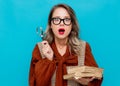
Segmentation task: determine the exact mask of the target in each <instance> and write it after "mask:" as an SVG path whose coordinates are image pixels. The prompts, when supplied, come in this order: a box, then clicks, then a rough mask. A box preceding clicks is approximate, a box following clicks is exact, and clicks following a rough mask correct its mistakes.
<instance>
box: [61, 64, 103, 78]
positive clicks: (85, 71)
mask: <svg viewBox="0 0 120 86" xmlns="http://www.w3.org/2000/svg"><path fill="white" fill-rule="evenodd" d="M67 72H68V74H67V75H64V76H63V78H64V79H71V78H75V79H79V78H83V77H95V78H96V79H101V78H102V75H103V69H102V68H97V67H91V66H80V67H79V66H76V67H74V68H71V69H68V70H67Z"/></svg>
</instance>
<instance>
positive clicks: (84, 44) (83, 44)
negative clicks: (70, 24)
mask: <svg viewBox="0 0 120 86" xmlns="http://www.w3.org/2000/svg"><path fill="white" fill-rule="evenodd" d="M79 41H80V45H81V46H85V48H86V50H91V48H90V44H89V43H88V42H87V41H85V40H79Z"/></svg>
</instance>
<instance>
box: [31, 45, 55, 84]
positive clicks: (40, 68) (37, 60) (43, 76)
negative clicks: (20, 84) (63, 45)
mask: <svg viewBox="0 0 120 86" xmlns="http://www.w3.org/2000/svg"><path fill="white" fill-rule="evenodd" d="M55 67H56V65H55V62H54V61H50V60H48V59H47V58H44V59H42V58H41V55H40V51H39V48H38V45H36V46H35V48H34V50H33V53H32V59H31V64H30V71H29V86H36V85H39V86H47V85H48V84H49V83H50V79H51V77H52V75H53V73H54V71H55Z"/></svg>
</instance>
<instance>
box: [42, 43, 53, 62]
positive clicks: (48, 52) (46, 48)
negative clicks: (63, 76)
mask: <svg viewBox="0 0 120 86" xmlns="http://www.w3.org/2000/svg"><path fill="white" fill-rule="evenodd" d="M41 43H42V53H43V55H44V56H45V57H46V58H47V59H49V60H51V61H52V60H53V54H54V53H53V50H52V48H51V47H50V45H49V43H48V42H47V41H42V42H41Z"/></svg>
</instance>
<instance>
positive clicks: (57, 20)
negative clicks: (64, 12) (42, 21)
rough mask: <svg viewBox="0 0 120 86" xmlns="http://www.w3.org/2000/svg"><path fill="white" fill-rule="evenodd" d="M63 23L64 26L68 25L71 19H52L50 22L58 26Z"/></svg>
mask: <svg viewBox="0 0 120 86" xmlns="http://www.w3.org/2000/svg"><path fill="white" fill-rule="evenodd" d="M61 21H63V23H64V24H65V25H70V24H71V18H65V19H60V18H52V22H53V24H55V25H59V24H60V23H61Z"/></svg>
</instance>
